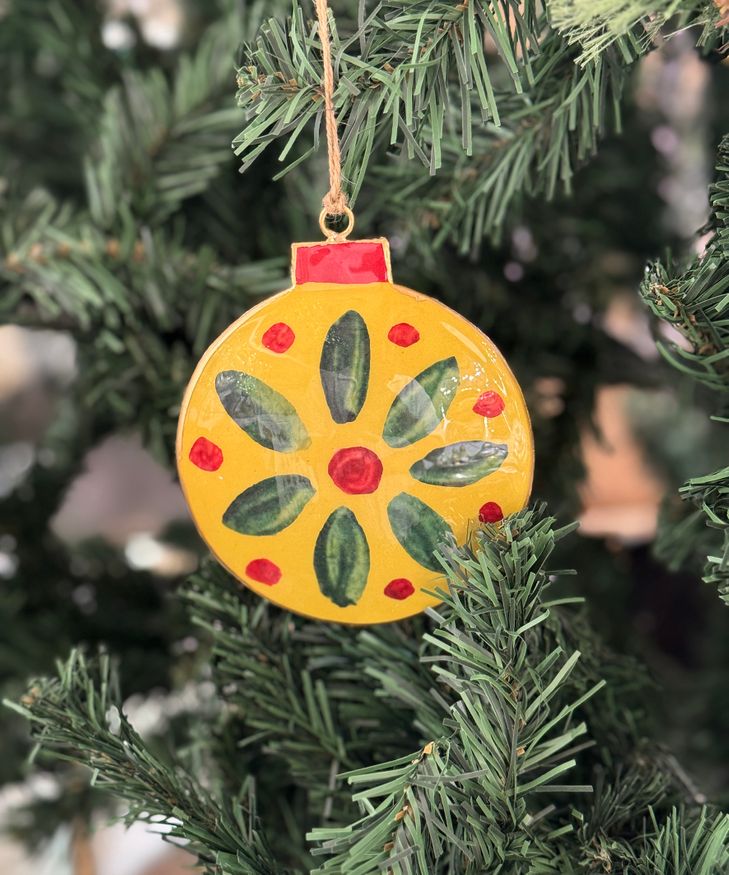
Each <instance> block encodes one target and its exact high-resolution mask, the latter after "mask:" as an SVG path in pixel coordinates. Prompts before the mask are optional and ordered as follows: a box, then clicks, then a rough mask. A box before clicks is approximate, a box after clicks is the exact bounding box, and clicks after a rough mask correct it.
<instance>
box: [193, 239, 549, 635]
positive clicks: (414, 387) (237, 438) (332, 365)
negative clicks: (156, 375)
mask: <svg viewBox="0 0 729 875" xmlns="http://www.w3.org/2000/svg"><path fill="white" fill-rule="evenodd" d="M293 276H294V282H295V285H294V286H293V288H291V289H289V290H288V291H286V292H282V293H281V294H279V295H276V296H275V297H272V298H270V299H268V300H267V301H265V302H263V303H262V304H260V305H258V306H256V307H254V308H253V309H251V310H249V311H248V312H247V313H245V315H244V316H242V317H241V318H240V319H239V320H238V321H237V322H235V323H234V324H233V325H231V326H230V328H228V329H227V331H225V332H224V333H223V334H222V335H221V336H220V337H219V338H218V339H217V340H216V341H215V342H214V343H213V345H212V346H211V347H210V348H209V349H208V351H207V352H206V353H205V355H204V356H203V358H202V360H201V361H200V363H199V365H198V367H197V369H196V370H195V373H194V374H193V377H192V380H191V382H190V385H189V386H188V389H187V393H186V395H185V399H184V401H183V405H182V412H181V415H180V424H179V429H178V438H177V455H178V468H179V474H180V479H181V482H182V487H183V490H184V492H185V496H186V499H187V502H188V505H189V507H190V510H191V513H192V516H193V519H194V521H195V524H196V526H197V528H198V529H199V531H200V533H201V535H202V537H203V538H204V540H205V541H206V542H207V544H208V546H209V547H210V549H211V550H212V552H213V553H214V554H215V556H216V557H217V559H218V560H219V561H220V562H221V563H222V564H223V565H224V566H225V567H226V568H228V570H229V571H230V572H231V573H232V574H234V575H235V576H236V577H237V578H238V579H240V580H241V581H242V582H243V583H245V584H246V586H248V587H250V588H251V589H253V590H254V591H255V592H257V593H258V594H259V595H261V596H263V597H265V598H267V599H269V600H270V601H272V602H274V603H276V604H277V605H280V606H281V607H283V608H286V609H287V610H291V611H295V612H296V613H299V614H304V615H306V616H308V617H314V618H317V619H321V620H330V621H335V622H341V623H354V624H365V623H382V622H390V621H392V620H399V619H402V618H404V617H408V616H411V615H412V614H416V613H418V612H420V611H422V610H424V609H425V608H427V607H429V606H431V605H434V604H437V603H438V599H437V597H435V596H434V595H432V594H428V591H432V590H434V589H435V588H436V587H437V586H438V585H439V578H440V577H441V575H442V567H441V566H440V564H439V562H438V560H437V559H436V558H435V557H434V555H433V551H434V550H435V549H436V548H437V547H438V545H439V544H441V543H443V542H444V541H447V540H448V539H449V538H451V537H453V538H455V540H456V541H457V542H458V543H462V542H463V541H464V540H465V539H466V537H467V534H468V530H469V527H470V526H472V525H473V524H474V522H477V521H478V520H479V519H480V520H481V521H482V522H490V523H493V522H497V521H498V520H500V519H501V518H502V517H503V516H504V515H506V514H509V513H513V512H514V511H516V510H519V509H521V508H522V507H523V506H524V505H525V503H526V502H527V500H528V497H529V492H530V489H531V483H532V475H533V469H534V450H533V442H532V433H531V427H530V423H529V415H528V413H527V409H526V405H525V403H524V398H523V396H522V393H521V390H520V388H519V385H518V384H517V382H516V380H515V378H514V376H513V374H512V373H511V371H510V370H509V367H508V366H507V364H506V362H505V361H504V359H503V357H502V356H501V354H500V353H499V351H498V350H497V349H496V347H495V346H494V345H493V343H492V342H491V341H490V340H489V339H488V338H487V337H486V336H485V335H484V334H483V333H482V332H481V331H479V330H478V329H477V328H476V327H475V326H474V325H472V324H471V323H470V322H468V321H467V320H466V319H464V318H463V317H462V316H460V315H458V314H457V313H455V312H454V311H453V310H451V309H449V308H448V307H446V306H444V305H443V304H441V303H439V302H437V301H435V300H433V299H431V298H428V297H426V296H425V295H421V294H418V293H417V292H414V291H411V290H410V289H406V288H404V287H402V286H397V285H394V284H393V283H392V281H391V278H390V268H389V255H388V249H387V242H386V241H385V240H371V241H358V242H351V243H322V244H296V245H295V246H294V266H293Z"/></svg>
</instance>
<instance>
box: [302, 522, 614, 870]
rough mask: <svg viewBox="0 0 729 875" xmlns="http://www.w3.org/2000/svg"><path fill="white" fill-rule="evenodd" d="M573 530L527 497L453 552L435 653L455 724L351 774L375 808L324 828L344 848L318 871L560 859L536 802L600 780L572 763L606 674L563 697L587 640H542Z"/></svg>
mask: <svg viewBox="0 0 729 875" xmlns="http://www.w3.org/2000/svg"><path fill="white" fill-rule="evenodd" d="M566 531H567V530H560V531H555V530H554V528H553V520H551V519H548V518H546V519H545V518H543V517H542V515H541V514H540V513H539V512H534V511H525V512H523V513H521V514H517V515H515V516H514V517H511V518H509V519H508V520H507V521H506V522H505V524H504V525H503V527H499V528H497V529H492V530H491V531H490V532H489V533H486V534H484V535H482V536H478V549H477V551H476V552H473V551H471V550H470V549H467V548H463V549H462V550H460V551H458V552H456V553H455V554H453V555H452V556H451V557H450V559H449V567H448V569H447V573H448V584H449V589H448V592H447V593H444V603H445V606H446V615H445V617H444V618H443V621H442V623H441V625H440V626H439V627H438V628H437V629H436V631H435V632H434V633H433V634H431V635H427V636H426V640H427V642H428V643H429V645H430V648H429V650H430V654H431V655H427V656H426V657H425V659H426V662H428V663H429V664H430V665H431V666H432V671H433V672H434V673H435V675H436V677H437V678H438V680H439V681H440V683H441V684H442V685H443V686H444V687H445V688H446V690H447V695H448V696H449V697H450V698H451V699H452V704H450V705H447V707H446V716H445V718H444V720H443V724H442V730H441V731H442V733H443V734H442V735H441V737H440V738H437V739H434V740H433V741H432V742H431V743H429V744H427V745H426V747H425V748H424V749H423V750H422V751H421V752H420V753H419V754H416V755H415V757H413V756H412V755H411V756H410V757H405V758H402V759H399V760H396V761H393V762H391V763H389V764H387V765H385V766H374V767H370V768H368V769H363V770H359V771H357V772H355V773H353V774H350V775H349V780H350V783H351V784H352V785H353V786H355V787H356V788H360V789H358V790H357V792H356V793H355V795H354V797H353V798H354V799H355V801H359V802H360V803H361V806H362V808H363V811H364V812H365V814H364V816H363V818H362V819H361V820H359V821H357V822H355V823H354V824H352V825H351V826H349V827H346V828H344V829H326V828H321V829H318V830H315V831H314V832H313V833H312V838H313V839H314V840H315V841H317V842H319V843H320V844H321V845H322V852H326V853H327V854H333V855H334V856H333V857H332V858H331V859H330V860H328V861H326V862H325V863H324V864H323V865H322V867H321V869H320V870H317V871H321V872H329V871H332V872H343V873H347V872H358V873H359V872H362V873H364V872H374V871H378V870H379V869H380V868H384V867H389V868H391V869H392V871H393V872H394V873H405V872H429V873H435V872H441V871H451V872H456V871H458V872H472V871H473V872H476V871H490V870H491V869H492V867H495V866H498V865H499V864H503V863H505V862H507V861H511V862H514V861H515V860H516V859H519V860H521V861H522V862H523V863H524V864H525V865H537V862H538V861H539V862H544V861H546V860H547V859H548V857H549V855H548V854H547V850H546V847H545V844H544V841H545V839H546V837H547V835H548V834H549V832H550V830H551V829H553V828H554V824H551V825H549V826H540V827H536V826H535V824H536V823H537V822H538V821H540V820H542V819H543V818H534V816H533V813H530V807H531V803H532V800H533V799H534V796H535V794H542V793H548V794H549V793H558V794H559V793H563V792H567V793H570V792H572V793H580V792H588V791H589V790H590V788H589V787H587V786H582V785H579V784H570V783H569V782H568V783H566V784H565V783H564V777H565V776H566V774H567V773H568V772H569V771H570V770H573V769H574V767H575V765H576V760H575V759H574V754H575V753H576V751H578V750H579V749H580V748H581V746H582V741H583V740H584V735H585V732H586V725H585V723H584V722H581V721H580V720H579V718H578V717H577V713H576V712H578V709H579V708H580V706H581V705H582V704H583V703H584V702H586V701H587V700H588V699H589V698H590V697H591V696H593V695H594V694H595V693H597V692H598V690H599V689H600V688H601V687H602V685H603V684H602V682H600V681H599V680H598V681H595V682H594V683H593V684H592V685H591V686H590V687H589V688H588V689H586V690H585V691H584V692H583V693H582V694H581V695H580V696H579V697H574V698H571V697H569V696H567V697H565V696H564V689H565V687H567V686H569V678H570V675H571V674H572V672H573V671H574V669H575V666H576V664H577V663H578V661H579V659H580V654H579V652H573V653H565V652H563V651H562V649H561V647H559V646H553V647H552V648H551V649H550V647H549V646H546V647H544V646H543V645H544V644H546V640H545V634H544V624H545V623H546V622H547V620H548V619H549V617H550V613H551V611H552V610H553V609H554V605H550V604H549V603H548V602H547V600H546V599H545V598H544V594H545V589H546V587H547V586H548V577H547V572H546V569H545V567H544V564H545V562H546V561H547V560H548V558H549V556H550V554H551V552H552V550H553V548H554V543H555V540H556V539H558V538H559V537H562V536H563V535H564V534H565V533H566ZM549 637H550V636H548V635H547V636H546V638H549ZM479 822H480V823H482V826H481V827H477V826H476V824H477V823H479ZM570 829H571V828H570ZM527 836H528V839H527ZM527 846H528V847H527ZM517 848H518V850H517ZM552 856H553V855H552ZM544 871H557V870H554V869H552V868H547V869H545V870H544Z"/></svg>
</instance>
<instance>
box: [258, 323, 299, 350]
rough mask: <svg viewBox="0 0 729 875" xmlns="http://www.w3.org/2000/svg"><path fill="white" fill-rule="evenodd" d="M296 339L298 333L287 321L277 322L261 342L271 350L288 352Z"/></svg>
mask: <svg viewBox="0 0 729 875" xmlns="http://www.w3.org/2000/svg"><path fill="white" fill-rule="evenodd" d="M294 340H296V335H295V334H294V332H293V329H291V328H290V327H289V326H288V325H287V324H286V323H285V322H276V324H275V325H272V326H271V327H270V328H269V329H268V330H267V331H266V333H265V334H264V335H263V337H262V338H261V343H262V344H263V345H264V346H265V347H266V349H270V350H271V352H286V350H287V349H288V348H289V347H290V346H291V344H292V343H293V342H294Z"/></svg>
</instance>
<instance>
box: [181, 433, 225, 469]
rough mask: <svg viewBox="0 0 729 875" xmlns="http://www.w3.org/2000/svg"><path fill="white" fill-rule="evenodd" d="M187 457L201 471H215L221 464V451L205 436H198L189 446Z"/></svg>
mask: <svg viewBox="0 0 729 875" xmlns="http://www.w3.org/2000/svg"><path fill="white" fill-rule="evenodd" d="M189 459H190V461H191V462H192V464H193V465H197V467H198V468H202V470H203V471H217V470H218V468H219V467H220V466H221V465H222V464H223V451H222V450H221V449H220V447H219V446H218V445H217V444H214V443H213V442H212V441H209V440H208V439H207V438H205V437H199V438H198V439H197V440H196V441H195V443H194V444H193V445H192V446H191V447H190V455H189Z"/></svg>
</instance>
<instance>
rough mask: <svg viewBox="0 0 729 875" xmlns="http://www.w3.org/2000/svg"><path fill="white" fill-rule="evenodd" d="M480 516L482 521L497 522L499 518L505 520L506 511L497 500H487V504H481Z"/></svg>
mask: <svg viewBox="0 0 729 875" xmlns="http://www.w3.org/2000/svg"><path fill="white" fill-rule="evenodd" d="M478 518H479V519H480V520H481V522H482V523H497V522H498V521H499V520H503V518H504V511H503V510H501V506H500V505H498V504H496V502H495V501H487V502H486V504H482V505H481V509H480V510H479V512H478Z"/></svg>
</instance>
